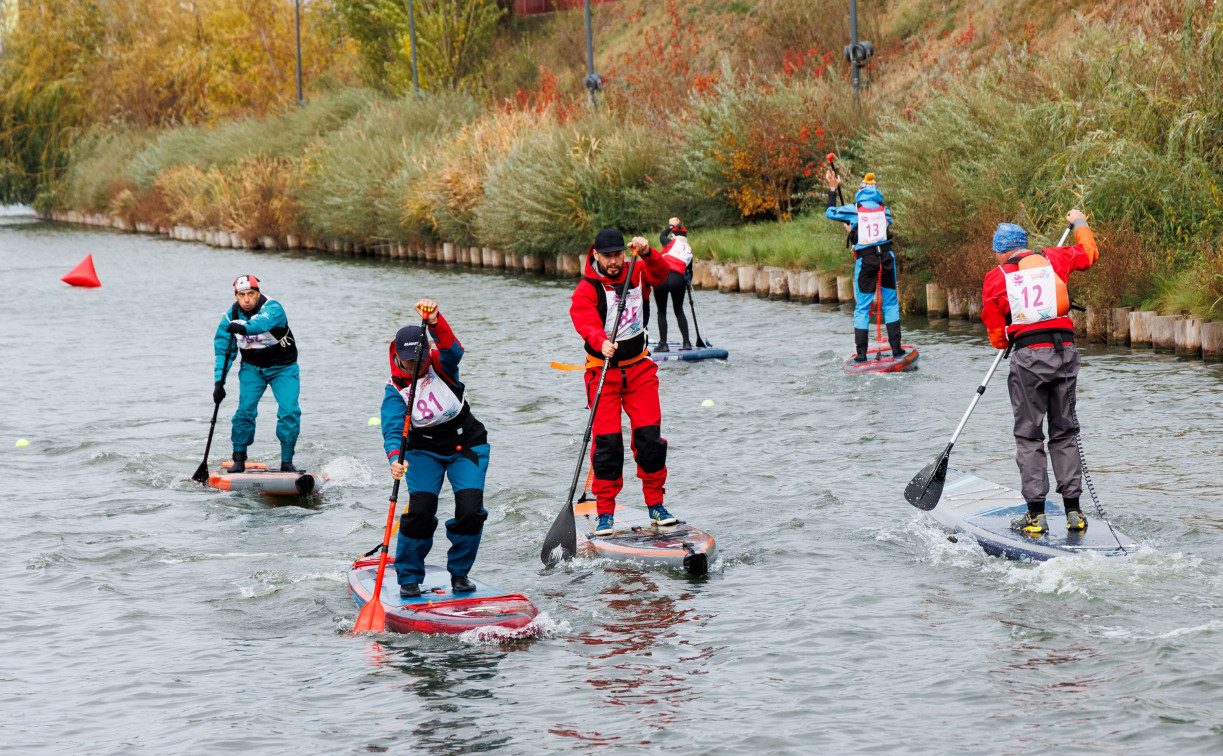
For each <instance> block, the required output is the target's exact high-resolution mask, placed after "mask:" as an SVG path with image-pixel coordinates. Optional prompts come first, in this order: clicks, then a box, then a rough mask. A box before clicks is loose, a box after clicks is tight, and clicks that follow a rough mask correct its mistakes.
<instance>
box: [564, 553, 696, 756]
mask: <svg viewBox="0 0 1223 756" xmlns="http://www.w3.org/2000/svg"><path fill="white" fill-rule="evenodd" d="M613 572H617V573H619V574H620V575H622V576H623V577H622V579H621V580H620V581H619V582H617V583H616V584H615V585H613V586H611V587H609V588H607V589H606V590H604V591H602V593H601V595H602V598H603V601H602V603H603V605H604V606H605V607H606V608H607V609H608V610H610V613H611V615H612V616H611V617H609V618H608V619H607V620H606V621H604V622H602V623H600V624H598V625H596V626H595V627H592V628H591V629H590V630H589V631H587V632H585V633H581V634H579V635H577V636H575V640H577V641H578V642H580V643H582V644H585V645H586V646H591V647H595V648H593V649H592V650H593V651H594V655H593V659H594V660H602V661H607V662H610V663H602V664H600V663H597V661H592V663H591V665H590V673H591V676H590V677H589V678H588V679H587V682H588V683H589V684H590V685H591V686H592V687H593V688H594V689H595V690H597V691H599V692H600V693H602V695H603V697H604V701H606V703H608V704H610V705H612V706H616V707H628V708H627V709H624V708H621V709H620V711H621V712H623V713H624V714H626V715H637V716H640V717H643V718H646V719H648V721H649V722H650V726H651V728H653V729H659V730H661V729H667V728H669V727H671V726H673V725H675V724H676V723H677V721H679V720H680V719H682V715H681V714H680V712H679V711H678V710H679V709H680V708H681V706H682V705H683V704H685V703H686V702H688V701H693V700H696V699H698V698H699V697H700V690H699V686H698V685H695V684H693V682H692V680H691V675H693V674H701V673H700V672H694V671H693V669H694V666H695V665H696V664H699V663H700V662H702V661H704V660H706V659H708V658H709V657H711V656H712V655H713V653H714V652H715V651H716V650H717V649H716V648H715V647H704V648H703V647H700V646H694V645H692V641H688V640H677V636H678V633H677V628H678V627H679V626H680V625H682V624H683V623H686V622H691V621H693V620H700V619H701V617H699V616H698V615H696V614H695V611H694V609H693V608H691V607H689V606H685V604H686V603H687V602H689V601H690V600H691V599H692V598H693V596H694V595H695V594H694V593H692V592H689V591H686V590H684V583H683V582H682V579H681V580H680V581H676V579H675V577H674V576H662V577H661V580H663V581H676V582H674V583H673V584H668V585H667V586H666V587H667V588H671V589H672V590H677V589H678V590H680V591H683V592H681V593H677V594H676V595H674V596H672V595H667V594H666V593H665V592H664V591H663V590H660V588H659V584H658V583H656V582H655V580H654V578H655V576H654V575H651V574H649V573H642V572H639V571H637V570H634V569H629V568H626V569H623V570H613ZM551 732H552V733H553V734H556V735H564V736H569V737H574V738H577V739H580V740H583V741H587V742H608V743H610V742H615V741H617V740H618V739H619V738H617V737H616V736H611V735H605V734H601V733H595V732H588V731H578V730H573V729H561V728H557V729H553V730H551Z"/></svg>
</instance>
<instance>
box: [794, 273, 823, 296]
mask: <svg viewBox="0 0 1223 756" xmlns="http://www.w3.org/2000/svg"><path fill="white" fill-rule="evenodd" d="M798 291H799V297H800V298H801V299H802V301H804V302H807V303H811V302H815V301H816V300H818V299H819V298H820V279H819V278H817V277H816V275H815V271H811V270H804V271H802V273H801V274H799V277H798Z"/></svg>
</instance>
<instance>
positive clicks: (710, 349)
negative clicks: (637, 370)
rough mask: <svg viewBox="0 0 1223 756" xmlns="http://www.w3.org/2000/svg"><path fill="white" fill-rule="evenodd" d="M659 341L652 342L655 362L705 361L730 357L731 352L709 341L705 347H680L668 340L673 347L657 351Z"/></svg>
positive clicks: (651, 350) (651, 346) (651, 356)
mask: <svg viewBox="0 0 1223 756" xmlns="http://www.w3.org/2000/svg"><path fill="white" fill-rule="evenodd" d="M655 346H657V342H654V341H651V342H650V359H651V360H654V361H655V362H703V361H705V360H724V359H726V358H727V357H730V353H729V352H727V351H726V350H725V349H719V348H718V347H715V346H714V345H713V344H710V343H709V342H708V341H706V342H705V346H703V347H692V348H691V349H680V348H679V347H678V346H676V345H675V344H672V343H671V342H669V341H668V342H667V346H669V347H670V348H671V349H670V351H667V352H655V351H654V347H655Z"/></svg>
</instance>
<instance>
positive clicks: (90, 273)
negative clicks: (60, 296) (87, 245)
mask: <svg viewBox="0 0 1223 756" xmlns="http://www.w3.org/2000/svg"><path fill="white" fill-rule="evenodd" d="M60 280H61V281H63V282H64V283H66V284H70V285H72V286H85V287H88V288H93V287H96V286H101V285H102V282H101V281H99V280H98V273H97V271H95V270H94V269H93V255H87V256H86V257H85V259H84V260H81V261H80V262H79V263H77V265H76V267H75V268H73V269H72V270H70V271H68V275H66V276H64V277H63V278H61V279H60Z"/></svg>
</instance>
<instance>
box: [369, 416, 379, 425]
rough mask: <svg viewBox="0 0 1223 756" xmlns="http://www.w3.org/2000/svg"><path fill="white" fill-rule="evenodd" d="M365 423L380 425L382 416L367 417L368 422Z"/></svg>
mask: <svg viewBox="0 0 1223 756" xmlns="http://www.w3.org/2000/svg"><path fill="white" fill-rule="evenodd" d="M366 425H382V418H380V417H371V418H370V419H369V422H368V423H366Z"/></svg>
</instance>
